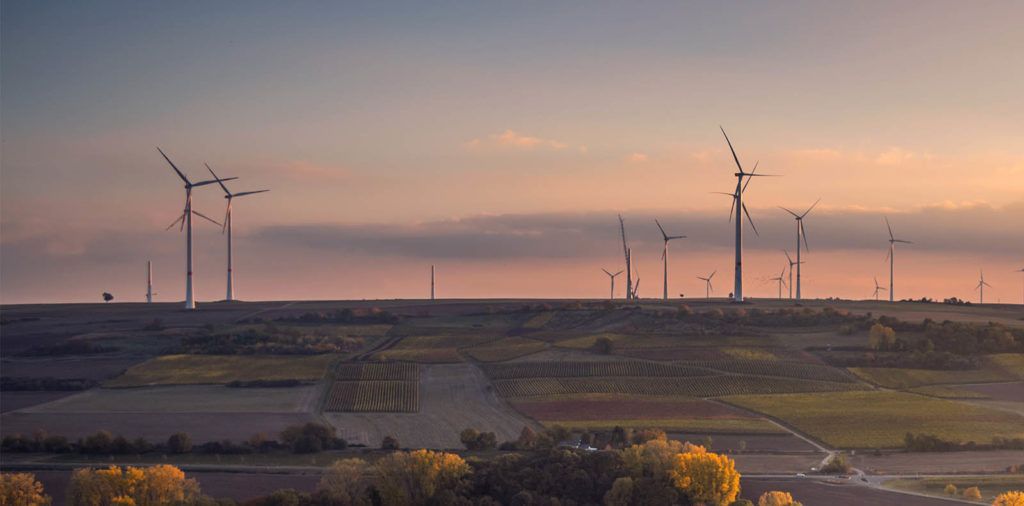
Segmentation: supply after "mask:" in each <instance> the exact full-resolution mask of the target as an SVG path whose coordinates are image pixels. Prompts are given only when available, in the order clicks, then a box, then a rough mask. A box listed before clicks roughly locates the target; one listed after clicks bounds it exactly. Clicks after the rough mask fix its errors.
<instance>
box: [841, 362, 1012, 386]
mask: <svg viewBox="0 0 1024 506" xmlns="http://www.w3.org/2000/svg"><path fill="white" fill-rule="evenodd" d="M850 372H852V373H854V374H856V375H857V376H859V377H861V378H863V379H864V380H865V381H869V382H871V383H874V384H876V385H881V386H883V387H887V388H913V387H920V386H925V385H949V384H958V383H993V382H998V381H1007V380H1008V379H1012V378H1007V377H1006V376H1005V375H1004V374H1002V373H1001V372H1000V371H995V370H992V369H978V370H949V371H942V370H938V371H937V370H926V369H896V368H891V367H851V368H850Z"/></svg>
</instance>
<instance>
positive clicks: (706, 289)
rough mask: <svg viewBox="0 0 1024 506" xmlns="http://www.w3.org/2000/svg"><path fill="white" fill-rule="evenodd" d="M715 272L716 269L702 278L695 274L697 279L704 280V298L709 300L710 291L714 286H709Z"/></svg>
mask: <svg viewBox="0 0 1024 506" xmlns="http://www.w3.org/2000/svg"><path fill="white" fill-rule="evenodd" d="M715 272H718V271H717V270H716V271H714V272H712V273H711V275H710V276H708V277H706V278H702V277H700V276H697V279H703V280H704V298H706V299H707V300H709V301H710V300H711V291H712V290H713V289H714V287H712V286H711V278H713V277H715Z"/></svg>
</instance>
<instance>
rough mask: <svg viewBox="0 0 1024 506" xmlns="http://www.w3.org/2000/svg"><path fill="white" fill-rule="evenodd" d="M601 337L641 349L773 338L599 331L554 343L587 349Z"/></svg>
mask: <svg viewBox="0 0 1024 506" xmlns="http://www.w3.org/2000/svg"><path fill="white" fill-rule="evenodd" d="M602 337H606V338H608V339H610V340H611V341H612V343H613V345H614V346H615V347H616V348H619V347H621V348H623V349H643V348H678V347H700V346H711V347H720V346H743V347H746V346H755V347H761V346H771V345H773V344H774V343H775V341H774V339H772V338H770V337H765V336H715V337H710V338H709V337H697V336H685V335H657V334H655V335H645V334H619V333H600V334H590V335H585V336H580V337H574V338H572V339H566V340H564V341H558V342H557V343H556V344H557V345H558V346H561V347H563V348H576V349H589V348H593V347H594V344H595V342H596V341H597V340H598V339H599V338H602Z"/></svg>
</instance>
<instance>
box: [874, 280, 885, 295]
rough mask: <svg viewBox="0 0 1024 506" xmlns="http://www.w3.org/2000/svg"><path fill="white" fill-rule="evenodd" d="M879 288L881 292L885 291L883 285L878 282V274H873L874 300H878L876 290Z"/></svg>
mask: <svg viewBox="0 0 1024 506" xmlns="http://www.w3.org/2000/svg"><path fill="white" fill-rule="evenodd" d="M879 290H881V291H883V292H884V291H886V290H885V287H883V286H882V285H880V284H878V276H875V300H878V291H879Z"/></svg>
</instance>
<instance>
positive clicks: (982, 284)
mask: <svg viewBox="0 0 1024 506" xmlns="http://www.w3.org/2000/svg"><path fill="white" fill-rule="evenodd" d="M978 274H979V275H980V276H981V281H978V286H976V287H974V289H975V290H981V302H979V304H984V303H985V287H986V286H987V287H989V288H992V285H990V284H988V283H986V282H985V273H984V271H981V270H980V269H979V270H978Z"/></svg>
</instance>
